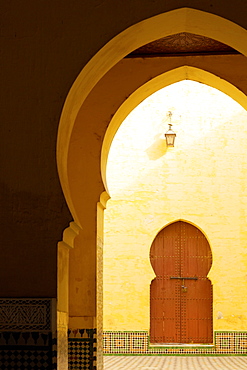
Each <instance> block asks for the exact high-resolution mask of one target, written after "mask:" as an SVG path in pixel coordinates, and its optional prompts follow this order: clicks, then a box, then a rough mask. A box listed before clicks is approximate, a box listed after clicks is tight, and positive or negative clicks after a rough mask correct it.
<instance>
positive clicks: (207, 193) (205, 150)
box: [104, 81, 247, 330]
mask: <svg viewBox="0 0 247 370" xmlns="http://www.w3.org/2000/svg"><path fill="white" fill-rule="evenodd" d="M168 111H172V113H173V116H172V123H173V129H174V131H176V133H177V137H176V141H175V147H174V148H167V147H166V144H165V140H164V133H165V131H167V129H168V122H169V119H168V117H167V112H168ZM246 123H247V113H246V111H245V110H244V109H243V108H242V107H241V106H240V105H239V104H238V103H236V102H235V101H234V100H232V99H231V98H230V97H228V96H227V95H225V94H223V93H222V92H219V91H218V90H216V89H213V88H211V87H209V86H206V85H204V84H200V83H198V82H194V81H181V82H178V83H175V84H173V85H170V86H168V87H166V88H165V89H162V90H160V91H158V92H156V93H155V94H153V95H152V96H150V97H149V98H148V99H146V100H145V101H144V102H143V103H141V104H140V105H139V106H138V107H137V108H136V109H135V110H134V111H132V113H131V114H130V115H129V116H128V117H127V119H126V120H125V121H124V122H123V124H122V125H121V127H120V128H119V130H118V132H117V134H116V136H115V138H114V140H113V143H112V147H111V150H110V154H109V159H108V165H107V185H108V189H109V192H110V195H111V200H109V201H108V203H107V209H106V211H105V246H104V330H148V329H149V285H150V282H151V280H152V279H153V278H154V273H153V270H152V268H151V265H150V262H149V250H150V246H151V243H152V241H153V239H154V238H155V236H156V234H157V233H158V232H159V230H160V229H162V228H163V227H164V226H165V225H167V224H169V223H171V222H174V221H176V220H186V221H188V222H191V223H192V224H194V225H196V226H197V227H199V228H200V229H201V230H202V231H203V232H204V234H205V235H206V237H207V238H208V240H209V243H210V245H211V248H212V253H213V265H212V268H211V270H210V273H209V278H210V279H211V281H212V283H213V294H214V301H213V320H214V330H246V327H247V316H246V312H247V303H246V299H245V295H246V288H247V258H246V254H247V248H246V240H247V238H246V236H247V231H246V213H247V192H246V187H247V185H246V177H247V159H246V154H245V153H246V150H247V125H246Z"/></svg>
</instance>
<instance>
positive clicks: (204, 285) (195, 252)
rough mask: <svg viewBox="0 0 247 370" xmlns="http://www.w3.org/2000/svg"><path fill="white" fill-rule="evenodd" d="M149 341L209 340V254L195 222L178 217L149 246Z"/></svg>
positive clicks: (210, 339)
mask: <svg viewBox="0 0 247 370" xmlns="http://www.w3.org/2000/svg"><path fill="white" fill-rule="evenodd" d="M150 260H151V264H152V267H153V269H154V272H155V274H156V278H155V279H154V280H153V281H152V282H151V287H150V341H151V343H184V344H185V343H212V342H213V328H212V285H211V282H210V280H209V279H208V278H207V274H208V272H209V269H210V267H211V263H212V255H211V250H210V246H209V244H208V241H207V239H206V238H205V236H204V235H203V234H202V232H201V231H200V230H199V229H197V228H196V227H195V226H193V225H191V224H189V223H186V222H183V221H178V222H175V223H173V224H171V225H169V226H167V227H165V228H164V229H163V230H161V231H160V232H159V234H158V235H157V236H156V238H155V240H154V241H153V244H152V246H151V250H150Z"/></svg>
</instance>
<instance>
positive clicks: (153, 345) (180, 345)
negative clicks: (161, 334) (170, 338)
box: [148, 343, 214, 348]
mask: <svg viewBox="0 0 247 370" xmlns="http://www.w3.org/2000/svg"><path fill="white" fill-rule="evenodd" d="M148 347H149V348H164V347H166V348H170V347H173V348H174V347H176V348H193V347H197V348H198V347H201V348H213V347H214V344H202V343H157V344H156V343H149V346H148Z"/></svg>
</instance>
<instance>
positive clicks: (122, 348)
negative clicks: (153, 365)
mask: <svg viewBox="0 0 247 370" xmlns="http://www.w3.org/2000/svg"><path fill="white" fill-rule="evenodd" d="M103 338H104V355H119V356H121V355H125V356H126V355H131V356H133V355H138V356H141V355H145V356H147V355H148V356H152V355H155V356H157V355H160V356H162V355H166V356H169V355H171V356H174V355H177V356H181V355H183V356H184V355H188V356H231V355H232V356H236V355H237V356H247V331H215V332H214V344H212V345H211V344H209V345H201V346H200V345H191V346H182V345H181V346H179V345H169V346H165V345H164V346H156V345H154V346H152V345H150V343H149V333H148V331H104V334H103Z"/></svg>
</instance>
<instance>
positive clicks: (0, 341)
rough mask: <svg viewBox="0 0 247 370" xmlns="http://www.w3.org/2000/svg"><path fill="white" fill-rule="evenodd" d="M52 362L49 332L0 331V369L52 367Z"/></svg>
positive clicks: (36, 369)
mask: <svg viewBox="0 0 247 370" xmlns="http://www.w3.org/2000/svg"><path fill="white" fill-rule="evenodd" d="M52 362H53V360H52V335H51V333H47V334H45V333H37V332H24V333H21V332H12V333H10V332H2V333H0V369H11V370H20V369H25V370H31V369H32V370H40V369H52V368H54V367H53V365H52Z"/></svg>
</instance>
